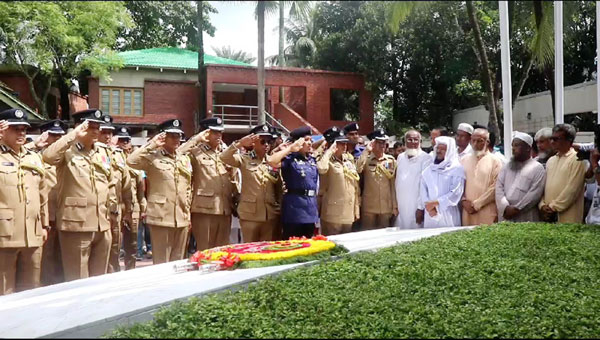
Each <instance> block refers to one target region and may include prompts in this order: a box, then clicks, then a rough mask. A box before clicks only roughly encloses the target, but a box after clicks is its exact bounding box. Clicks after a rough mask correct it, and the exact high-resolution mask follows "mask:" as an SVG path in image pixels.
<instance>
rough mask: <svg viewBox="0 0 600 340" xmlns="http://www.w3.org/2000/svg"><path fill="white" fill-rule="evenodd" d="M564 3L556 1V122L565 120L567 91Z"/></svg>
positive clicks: (560, 122) (559, 122)
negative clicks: (565, 91) (564, 59)
mask: <svg viewBox="0 0 600 340" xmlns="http://www.w3.org/2000/svg"><path fill="white" fill-rule="evenodd" d="M563 85H564V84H563V4H562V1H554V93H555V94H556V95H555V109H554V113H555V114H556V119H555V121H556V124H562V123H564V121H565V93H564V90H565V89H564V86H563Z"/></svg>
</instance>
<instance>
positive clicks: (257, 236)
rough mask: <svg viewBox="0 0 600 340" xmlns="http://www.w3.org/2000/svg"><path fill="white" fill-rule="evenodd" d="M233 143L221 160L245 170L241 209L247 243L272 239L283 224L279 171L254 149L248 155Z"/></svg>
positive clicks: (239, 212)
mask: <svg viewBox="0 0 600 340" xmlns="http://www.w3.org/2000/svg"><path fill="white" fill-rule="evenodd" d="M237 151H238V149H237V147H236V145H234V144H232V145H231V146H229V148H227V150H225V151H224V152H223V153H222V154H221V156H220V157H221V160H222V161H223V162H224V163H225V164H228V165H231V166H233V167H236V168H239V169H240V171H241V173H242V183H243V185H242V190H241V195H240V203H239V205H238V207H237V212H238V215H239V217H240V226H241V228H242V234H243V236H244V242H256V241H271V240H272V239H273V237H274V233H275V232H276V228H277V227H278V226H279V215H280V214H281V207H280V205H279V202H278V201H277V199H276V194H277V186H278V185H281V184H280V182H281V178H280V176H279V174H278V173H277V172H276V171H274V170H273V169H272V168H271V167H270V166H269V165H268V164H267V161H266V157H264V158H263V159H259V158H258V156H257V155H256V154H255V153H254V152H253V151H252V152H250V153H248V154H247V155H241V154H240V153H238V152H237Z"/></svg>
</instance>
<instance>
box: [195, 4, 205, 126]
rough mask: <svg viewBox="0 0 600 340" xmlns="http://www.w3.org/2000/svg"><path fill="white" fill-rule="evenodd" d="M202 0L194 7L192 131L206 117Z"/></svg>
mask: <svg viewBox="0 0 600 340" xmlns="http://www.w3.org/2000/svg"><path fill="white" fill-rule="evenodd" d="M202 7H203V6H202V1H196V8H197V10H198V16H197V22H196V27H197V28H196V29H197V31H198V82H197V83H196V86H197V87H198V115H197V116H196V117H195V119H194V131H198V128H199V125H200V124H199V122H200V120H202V119H204V118H206V69H205V68H204V41H203V37H202V35H203V30H202V28H203V27H204V17H203V15H204V13H203V8H202Z"/></svg>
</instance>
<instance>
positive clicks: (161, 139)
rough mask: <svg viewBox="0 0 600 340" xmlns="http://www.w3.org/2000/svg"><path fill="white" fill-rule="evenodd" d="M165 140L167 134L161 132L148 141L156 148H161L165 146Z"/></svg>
mask: <svg viewBox="0 0 600 340" xmlns="http://www.w3.org/2000/svg"><path fill="white" fill-rule="evenodd" d="M166 138H167V134H166V133H165V132H161V133H159V134H158V135H156V136H154V137H152V140H150V142H151V143H154V144H155V145H156V146H158V147H159V148H162V147H163V146H165V143H166V142H165V139H166Z"/></svg>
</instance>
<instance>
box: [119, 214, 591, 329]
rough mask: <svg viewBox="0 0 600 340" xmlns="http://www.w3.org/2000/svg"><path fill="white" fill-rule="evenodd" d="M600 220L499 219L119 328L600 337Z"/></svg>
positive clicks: (182, 306) (268, 282)
mask: <svg viewBox="0 0 600 340" xmlns="http://www.w3.org/2000/svg"><path fill="white" fill-rule="evenodd" d="M598 236H600V228H598V227H597V226H583V225H548V224H533V223H521V224H498V225H494V226H483V227H479V228H477V229H475V230H472V231H462V232H456V233H449V234H443V235H441V236H437V237H433V238H429V239H425V240H421V241H417V242H413V243H411V244H402V245H398V246H394V247H391V248H387V249H384V250H380V251H378V252H364V253H359V254H356V255H352V256H345V257H343V258H342V259H340V260H338V261H333V262H324V263H320V264H317V265H314V266H310V267H304V268H299V269H296V270H292V271H289V272H285V273H282V274H281V275H277V276H273V277H268V278H266V279H264V280H260V281H259V282H258V283H256V284H251V285H249V286H248V287H247V288H246V289H243V290H239V291H235V292H234V291H227V292H222V293H217V294H212V295H209V296H206V297H202V298H192V299H190V300H188V301H185V302H177V303H174V304H173V305H171V306H170V307H168V308H164V309H162V310H161V311H159V312H158V313H157V314H156V315H155V319H154V321H152V322H149V323H143V324H136V325H134V326H132V327H131V328H119V329H117V330H116V331H114V332H113V333H111V334H110V335H109V336H110V337H116V338H137V337H140V338H442V337H443V338H593V337H597V336H598V334H599V332H600V322H599V320H598V310H599V309H600V290H599V289H598V285H599V284H600V259H599V258H598V256H597V251H598V249H599V248H600V237H598Z"/></svg>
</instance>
